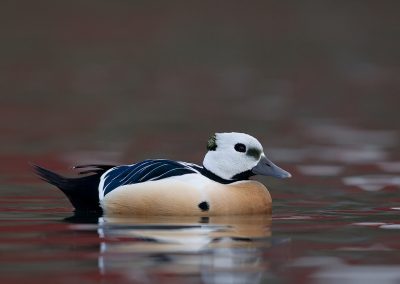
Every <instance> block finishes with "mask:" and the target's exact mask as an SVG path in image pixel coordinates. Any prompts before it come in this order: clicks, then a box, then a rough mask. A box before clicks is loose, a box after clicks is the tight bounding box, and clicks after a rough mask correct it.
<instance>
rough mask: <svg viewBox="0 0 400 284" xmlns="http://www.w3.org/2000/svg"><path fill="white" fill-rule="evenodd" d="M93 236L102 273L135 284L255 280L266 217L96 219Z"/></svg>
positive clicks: (266, 242)
mask: <svg viewBox="0 0 400 284" xmlns="http://www.w3.org/2000/svg"><path fill="white" fill-rule="evenodd" d="M98 234H99V237H100V238H101V239H102V243H101V246H100V256H99V269H100V271H101V273H103V274H107V273H118V274H120V273H122V274H123V275H124V276H125V277H127V278H129V279H131V280H136V281H140V282H155V281H157V282H158V281H164V282H165V279H163V278H165V277H167V276H168V280H172V279H173V278H179V279H180V280H182V277H184V278H185V279H186V278H188V279H189V278H190V279H193V280H194V279H197V280H199V279H198V278H199V277H200V278H201V280H202V281H203V282H204V283H260V281H261V279H262V275H263V272H264V271H265V269H266V268H265V267H266V265H265V261H264V260H263V251H264V250H265V249H266V248H268V247H270V246H271V238H270V237H271V216H270V215H256V216H213V217H200V218H199V217H129V218H126V217H124V218H118V217H101V218H99V227H98ZM171 277H172V278H171ZM188 279H186V280H188ZM186 280H185V281H186Z"/></svg>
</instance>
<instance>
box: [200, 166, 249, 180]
mask: <svg viewBox="0 0 400 284" xmlns="http://www.w3.org/2000/svg"><path fill="white" fill-rule="evenodd" d="M200 172H201V174H202V175H203V176H206V177H208V178H209V179H211V180H213V181H216V182H219V183H222V184H229V183H232V182H236V181H241V180H248V179H249V178H250V177H251V176H253V175H254V174H253V173H252V172H251V171H245V172H243V173H240V174H237V175H234V176H233V177H232V178H231V179H224V178H222V177H220V176H218V175H216V174H214V173H213V172H211V171H209V170H208V169H207V168H206V167H205V166H204V165H203V168H202V169H201V171H200Z"/></svg>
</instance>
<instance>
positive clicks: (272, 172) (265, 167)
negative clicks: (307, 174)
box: [251, 155, 292, 178]
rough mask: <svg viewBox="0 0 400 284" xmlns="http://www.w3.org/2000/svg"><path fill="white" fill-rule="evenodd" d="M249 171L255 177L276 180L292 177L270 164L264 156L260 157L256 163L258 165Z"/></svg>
mask: <svg viewBox="0 0 400 284" xmlns="http://www.w3.org/2000/svg"><path fill="white" fill-rule="evenodd" d="M251 171H252V172H253V173H254V174H256V175H263V176H272V177H276V178H290V177H291V176H292V175H291V174H290V173H289V172H287V171H285V170H284V169H281V168H280V167H278V166H277V165H275V164H274V163H272V162H271V161H270V160H268V158H267V157H265V156H264V155H262V156H261V159H260V161H258V164H257V165H256V166H255V167H254V168H252V169H251Z"/></svg>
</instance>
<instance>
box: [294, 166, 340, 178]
mask: <svg viewBox="0 0 400 284" xmlns="http://www.w3.org/2000/svg"><path fill="white" fill-rule="evenodd" d="M297 169H298V171H299V172H300V173H302V174H303V175H308V176H337V175H339V174H340V173H341V172H342V171H343V166H334V165H301V166H297Z"/></svg>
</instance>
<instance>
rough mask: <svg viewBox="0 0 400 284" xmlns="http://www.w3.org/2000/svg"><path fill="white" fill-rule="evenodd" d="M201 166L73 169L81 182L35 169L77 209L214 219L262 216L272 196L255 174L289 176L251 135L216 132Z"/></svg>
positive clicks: (160, 162) (160, 163) (152, 163)
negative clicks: (232, 216) (270, 159)
mask: <svg viewBox="0 0 400 284" xmlns="http://www.w3.org/2000/svg"><path fill="white" fill-rule="evenodd" d="M207 150H208V152H207V154H206V155H205V158H204V161H203V165H202V166H199V165H196V164H192V163H186V162H178V161H172V160H167V159H156V160H145V161H142V162H139V163H135V164H132V165H121V166H108V165H106V166H105V165H88V166H78V167H76V168H78V169H82V168H83V169H84V170H82V171H81V172H80V174H90V175H87V176H83V177H80V178H65V177H62V176H60V175H58V174H56V173H54V172H51V171H49V170H46V169H44V168H41V167H39V166H34V167H35V170H36V172H37V174H38V175H39V176H40V177H41V178H42V179H44V180H46V181H48V182H49V183H51V184H53V185H55V186H57V187H58V188H60V189H61V190H62V191H63V192H64V194H65V195H66V196H67V197H68V198H69V200H70V201H71V203H72V205H74V207H75V209H76V210H77V211H82V210H83V211H93V210H95V211H101V212H103V213H105V214H106V215H110V216H113V215H141V216H143V215H154V216H156V215H159V216H163V215H168V216H172V215H175V216H179V215H180V216H215V215H247V214H264V213H269V212H270V211H271V203H272V199H271V195H270V193H269V191H268V190H267V188H266V187H265V186H264V185H263V184H261V183H260V182H257V181H254V180H250V179H249V178H250V177H251V176H254V175H256V174H261V175H269V176H274V177H278V178H285V177H290V174H289V173H288V172H286V171H284V170H283V169H281V168H279V167H278V166H276V165H274V164H273V163H272V162H271V161H269V160H268V159H267V158H266V156H265V155H264V153H263V150H262V146H261V144H260V143H259V142H258V140H256V139H255V138H254V137H252V136H250V135H247V134H243V133H236V132H232V133H216V134H215V135H213V136H212V137H211V138H210V139H209V141H208V143H207Z"/></svg>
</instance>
